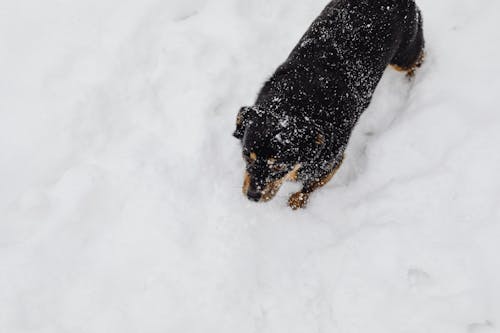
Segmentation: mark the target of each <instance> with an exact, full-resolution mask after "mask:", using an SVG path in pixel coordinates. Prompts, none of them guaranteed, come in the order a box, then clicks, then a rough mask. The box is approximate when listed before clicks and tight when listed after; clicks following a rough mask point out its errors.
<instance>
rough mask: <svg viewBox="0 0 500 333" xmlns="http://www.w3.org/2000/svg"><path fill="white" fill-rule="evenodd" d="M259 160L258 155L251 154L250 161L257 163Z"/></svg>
mask: <svg viewBox="0 0 500 333" xmlns="http://www.w3.org/2000/svg"><path fill="white" fill-rule="evenodd" d="M256 160H257V154H255V153H250V161H252V162H253V161H256Z"/></svg>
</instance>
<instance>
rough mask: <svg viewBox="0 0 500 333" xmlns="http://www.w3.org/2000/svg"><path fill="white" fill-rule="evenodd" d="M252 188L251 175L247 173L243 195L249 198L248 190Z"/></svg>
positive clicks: (244, 178) (244, 179)
mask: <svg viewBox="0 0 500 333" xmlns="http://www.w3.org/2000/svg"><path fill="white" fill-rule="evenodd" d="M249 187H250V175H249V174H248V172H246V171H245V176H244V177H243V194H244V195H245V196H247V193H248V188H249Z"/></svg>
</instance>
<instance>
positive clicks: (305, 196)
mask: <svg viewBox="0 0 500 333" xmlns="http://www.w3.org/2000/svg"><path fill="white" fill-rule="evenodd" d="M341 165H342V161H341V162H340V163H338V164H337V165H336V166H335V167H334V168H333V169H332V170H331V171H330V172H328V173H327V174H326V175H325V176H324V177H322V178H320V179H318V180H315V181H313V182H311V183H306V184H304V186H303V187H302V190H300V191H299V192H297V193H294V194H292V195H291V196H290V199H288V206H290V207H291V208H292V209H293V210H296V209H299V208H305V207H306V206H307V202H308V201H309V195H310V194H311V193H312V192H314V191H315V190H317V189H318V188H320V187H322V186H324V185H326V184H327V183H328V182H329V181H330V180H331V179H332V178H333V176H334V175H335V173H336V172H337V170H338V169H339V168H340V166H341Z"/></svg>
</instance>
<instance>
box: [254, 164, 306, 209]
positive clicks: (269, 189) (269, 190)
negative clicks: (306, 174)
mask: <svg viewBox="0 0 500 333" xmlns="http://www.w3.org/2000/svg"><path fill="white" fill-rule="evenodd" d="M299 169H300V164H297V165H295V167H294V168H293V170H292V171H290V172H289V173H288V174H286V176H284V177H283V178H281V179H278V180H276V181H274V182H271V183H269V184H267V185H266V188H265V189H264V191H262V199H261V200H262V201H264V202H266V201H269V200H271V199H272V198H274V196H275V195H276V193H278V191H279V189H280V187H281V185H283V183H284V182H285V181H287V180H295V179H297V172H298V171H299Z"/></svg>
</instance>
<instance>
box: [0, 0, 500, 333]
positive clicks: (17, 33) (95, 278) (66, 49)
mask: <svg viewBox="0 0 500 333" xmlns="http://www.w3.org/2000/svg"><path fill="white" fill-rule="evenodd" d="M417 2H418V5H419V7H420V8H421V10H422V14H423V17H424V29H425V30H424V31H425V36H426V45H427V46H426V49H427V53H428V54H427V59H426V63H425V65H424V66H423V67H422V68H421V69H420V70H419V71H418V73H417V76H416V77H415V79H414V80H413V81H412V82H408V80H407V79H406V78H405V77H404V76H403V75H402V74H401V73H397V72H395V71H393V70H391V69H388V70H387V71H386V73H385V75H384V78H383V79H382V82H381V83H380V85H379V87H378V88H377V90H376V92H375V95H374V99H373V102H372V104H371V106H370V107H369V109H368V110H367V111H366V112H365V113H364V115H363V116H362V118H361V120H360V123H359V124H358V126H357V127H356V129H355V132H354V134H353V137H352V139H351V143H350V145H349V147H348V150H347V152H346V161H345V162H344V164H343V166H342V169H341V170H340V171H339V173H338V175H337V176H336V177H335V179H334V180H333V181H332V182H331V183H329V184H328V185H327V186H326V187H325V188H323V189H321V190H319V191H318V192H316V193H314V195H313V196H312V197H311V201H310V203H309V206H308V208H307V209H306V210H303V211H299V212H293V211H291V210H290V209H289V208H288V207H287V206H286V199H287V197H288V195H289V194H290V193H291V192H292V191H293V190H296V189H297V188H296V185H293V184H288V185H286V186H284V188H282V189H281V191H280V193H279V194H278V195H277V197H276V198H275V199H274V200H273V201H271V202H269V203H267V204H255V203H252V202H250V201H248V200H247V199H246V198H245V197H244V196H243V195H242V194H241V184H242V172H243V168H244V163H243V160H242V159H241V149H240V146H239V143H238V141H237V140H235V139H234V138H232V137H231V133H232V131H233V130H234V122H235V117H236V112H237V111H238V109H239V107H240V106H241V105H249V104H251V103H252V102H253V100H254V98H255V94H256V93H257V91H258V90H259V88H260V87H261V84H262V83H263V82H264V81H265V79H266V78H267V77H268V76H269V75H270V74H271V73H272V72H273V70H274V69H275V68H276V67H277V66H278V65H279V64H280V63H281V62H282V61H283V60H284V59H285V58H286V56H287V55H288V53H289V52H290V51H291V50H292V48H293V47H294V46H295V44H296V43H297V42H298V40H299V39H300V37H301V36H302V34H303V33H304V31H305V30H306V29H307V27H308V26H309V24H310V23H311V22H312V20H313V19H314V18H315V17H316V16H317V15H318V14H319V13H320V11H321V10H322V9H323V8H324V6H325V5H326V4H327V1H324V0H321V1H320V0H314V1H295V2H290V1H286V0H253V1H246V0H217V1H206V0H168V1H158V0H143V1H131V0H121V1H118V0H99V1H97V0H87V1H58V0H46V1H35V0H26V1H10V2H8V1H4V2H3V3H2V5H1V6H0V16H1V20H0V45H2V47H1V48H0V72H1V73H2V74H1V76H0V151H1V154H0V175H1V176H0V177H1V183H2V186H1V187H0V332H8V333H11V332H14V333H17V332H37V333H42V332H43V333H54V332H57V333H59V332H85V333H87V332H107V333H109V332H120V333H126V332H148V333H149V332H169V333H174V332H183V333H184V332H189V333H198V332H200V333H201V332H231V333H232V332H241V333H246V332H259V333H260V332H262V333H267V332H277V333H281V332H287V333H293V332H297V333H304V332H341V333H359V332H373V333H378V332H381V333H382V332H383V333H387V332H401V333H421V332H426V333H434V332H435V333H443V332H464V333H470V332H472V333H486V332H488V333H489V332H499V331H500V264H499V260H498V253H499V251H500V245H499V244H500V243H499V239H500V224H499V222H500V176H499V173H498V171H499V170H500V154H499V152H498V151H499V149H498V147H499V144H500V112H499V107H498V92H499V88H500V75H499V74H500V62H499V61H498V59H500V46H499V45H498V41H499V40H500V16H499V13H500V3H499V2H498V1H494V0H480V1H469V0H440V1H434V0H419V1H417Z"/></svg>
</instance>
